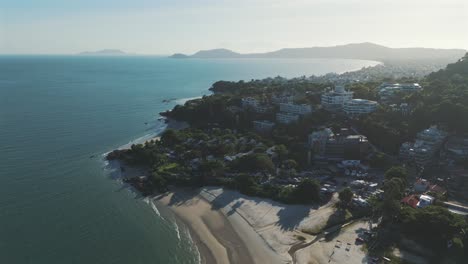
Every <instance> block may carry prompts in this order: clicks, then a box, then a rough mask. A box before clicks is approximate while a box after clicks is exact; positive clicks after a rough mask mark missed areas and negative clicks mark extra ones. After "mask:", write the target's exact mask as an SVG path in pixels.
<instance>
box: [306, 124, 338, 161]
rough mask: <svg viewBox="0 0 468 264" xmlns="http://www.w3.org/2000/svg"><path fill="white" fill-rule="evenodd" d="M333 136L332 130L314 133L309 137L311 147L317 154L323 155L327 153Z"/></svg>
mask: <svg viewBox="0 0 468 264" xmlns="http://www.w3.org/2000/svg"><path fill="white" fill-rule="evenodd" d="M332 136H333V131H332V130H331V129H330V128H325V129H323V130H320V131H315V132H312V133H311V134H309V137H308V142H309V146H310V147H311V148H312V149H314V151H315V153H317V154H320V155H323V154H324V153H325V149H326V144H327V141H328V138H330V137H332Z"/></svg>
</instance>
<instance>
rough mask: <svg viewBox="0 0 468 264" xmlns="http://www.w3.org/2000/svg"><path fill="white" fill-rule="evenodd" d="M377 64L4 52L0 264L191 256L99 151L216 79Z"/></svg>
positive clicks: (153, 126)
mask: <svg viewBox="0 0 468 264" xmlns="http://www.w3.org/2000/svg"><path fill="white" fill-rule="evenodd" d="M374 64H375V62H369V61H352V60H273V59H245V60H196V59H193V60H192V59H190V60H175V59H167V58H159V57H79V56H0V263H48V264H51V263H103V264H104V263H145V264H146V263H196V262H197V257H196V251H194V250H193V247H192V245H191V243H190V239H189V238H188V237H187V234H186V233H185V232H184V231H183V230H182V231H181V232H178V230H177V228H176V225H175V224H174V223H173V220H172V219H163V218H161V217H159V216H158V215H157V214H156V212H155V211H154V210H153V209H152V208H151V206H150V205H148V204H147V203H145V201H144V200H143V199H141V198H138V197H135V194H133V193H132V192H130V191H129V190H127V189H124V188H122V185H121V184H120V183H119V182H117V181H114V180H111V179H110V177H109V173H108V172H107V171H106V170H105V169H104V168H103V167H104V162H103V160H102V158H101V157H102V154H103V153H105V152H107V151H110V150H112V149H114V148H117V147H119V146H121V145H123V144H126V143H128V142H129V141H132V140H134V139H136V138H139V137H142V136H145V135H149V134H154V133H157V132H158V131H159V130H160V129H161V128H162V126H163V124H162V123H160V122H159V121H157V118H158V116H157V114H158V113H159V112H161V111H163V110H166V109H168V108H171V107H173V106H174V104H175V102H171V103H163V102H162V100H164V99H169V98H178V99H181V98H190V97H196V96H200V95H203V94H207V93H208V90H207V89H208V88H209V87H210V85H211V83H213V82H214V81H216V80H219V79H225V80H240V79H244V80H248V79H251V78H264V77H268V76H276V75H282V76H286V77H295V76H301V75H310V74H323V73H326V72H332V71H334V72H343V71H347V70H356V69H359V68H361V67H363V66H369V65H374ZM145 122H147V123H148V124H147V125H145ZM93 155H95V156H94V157H93V158H90V157H91V156H93Z"/></svg>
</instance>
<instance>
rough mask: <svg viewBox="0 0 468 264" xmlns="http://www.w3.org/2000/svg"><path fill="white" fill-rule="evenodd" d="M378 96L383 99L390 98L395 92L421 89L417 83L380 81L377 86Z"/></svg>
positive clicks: (409, 91)
mask: <svg viewBox="0 0 468 264" xmlns="http://www.w3.org/2000/svg"><path fill="white" fill-rule="evenodd" d="M378 89H379V97H380V99H382V100H383V101H386V100H388V99H391V98H392V97H393V96H394V95H395V94H396V93H412V92H417V91H421V90H422V87H421V85H419V84H418V83H382V84H381V85H380V86H379V88H378Z"/></svg>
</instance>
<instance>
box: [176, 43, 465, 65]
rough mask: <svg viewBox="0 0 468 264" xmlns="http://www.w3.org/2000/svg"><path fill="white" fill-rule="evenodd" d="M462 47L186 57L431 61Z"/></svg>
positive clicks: (459, 52)
mask: <svg viewBox="0 0 468 264" xmlns="http://www.w3.org/2000/svg"><path fill="white" fill-rule="evenodd" d="M465 52H466V51H465V50H463V49H430V48H389V47H385V46H381V45H377V44H373V43H368V42H366V43H356V44H347V45H340V46H333V47H312V48H288V49H280V50H277V51H273V52H266V53H250V54H240V53H236V52H233V51H231V50H227V49H214V50H203V51H199V52H197V53H195V54H193V55H190V56H187V55H184V56H185V57H186V58H337V59H338V58H339V59H362V60H376V61H389V60H390V61H395V60H431V61H439V60H440V61H447V63H448V62H453V61H456V60H457V59H458V58H460V57H462V56H463V55H464V54H465Z"/></svg>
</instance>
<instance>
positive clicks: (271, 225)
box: [154, 187, 363, 263]
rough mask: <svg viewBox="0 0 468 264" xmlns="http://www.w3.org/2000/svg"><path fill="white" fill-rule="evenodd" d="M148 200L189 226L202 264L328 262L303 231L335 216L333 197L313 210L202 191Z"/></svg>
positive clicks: (173, 192)
mask: <svg viewBox="0 0 468 264" xmlns="http://www.w3.org/2000/svg"><path fill="white" fill-rule="evenodd" d="M154 202H155V204H156V205H157V206H165V207H167V208H169V209H171V210H172V211H173V212H174V213H175V214H176V216H177V217H178V218H180V219H181V220H182V221H183V222H184V223H185V224H186V225H187V226H188V227H189V229H190V230H191V234H192V237H193V239H194V242H195V244H196V245H197V247H198V249H199V251H200V253H201V255H202V261H203V263H327V262H328V260H329V259H326V258H324V257H322V256H321V254H318V253H319V252H318V251H317V250H318V249H320V247H318V248H317V243H318V239H316V238H318V237H317V236H314V235H310V234H309V233H306V232H305V231H307V230H311V229H320V228H323V227H324V225H325V224H326V223H327V221H328V219H329V218H330V216H331V215H333V213H334V212H335V209H334V206H333V205H334V202H335V199H332V201H331V202H330V203H329V204H326V205H324V206H322V207H315V208H314V207H312V206H306V205H284V204H280V203H277V202H274V201H271V200H268V199H261V198H256V197H248V196H245V195H242V194H240V193H239V192H236V191H231V190H224V189H222V188H219V187H204V188H200V189H181V188H174V189H171V192H169V193H167V194H162V195H159V196H156V197H155V198H154ZM350 241H351V240H350ZM355 252H359V251H358V250H357V251H355ZM315 255H317V258H316V257H314V256H315ZM354 256H355V257H354V258H355V260H356V261H362V259H363V256H361V255H359V254H355V255H354ZM336 259H338V258H336ZM336 259H335V260H336ZM342 260H344V259H342Z"/></svg>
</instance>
